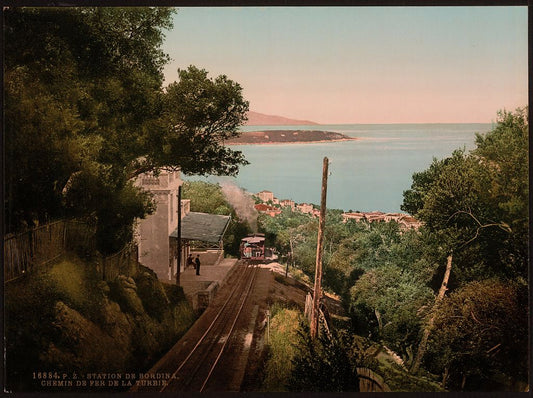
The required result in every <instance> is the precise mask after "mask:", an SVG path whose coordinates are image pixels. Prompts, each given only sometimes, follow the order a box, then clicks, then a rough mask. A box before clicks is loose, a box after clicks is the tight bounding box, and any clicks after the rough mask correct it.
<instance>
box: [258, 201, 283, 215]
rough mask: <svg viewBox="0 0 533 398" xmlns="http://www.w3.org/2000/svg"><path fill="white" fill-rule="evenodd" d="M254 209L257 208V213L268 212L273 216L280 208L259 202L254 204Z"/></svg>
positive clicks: (279, 212)
mask: <svg viewBox="0 0 533 398" xmlns="http://www.w3.org/2000/svg"><path fill="white" fill-rule="evenodd" d="M254 208H255V210H257V211H258V212H259V213H263V214H268V215H269V216H271V217H275V216H277V215H278V214H281V210H280V209H278V208H275V207H273V206H269V205H267V204H264V203H259V204H256V205H255V206H254Z"/></svg>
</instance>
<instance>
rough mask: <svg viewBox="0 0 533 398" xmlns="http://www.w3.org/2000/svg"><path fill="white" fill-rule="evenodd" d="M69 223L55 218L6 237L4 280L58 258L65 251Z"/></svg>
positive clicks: (21, 274)
mask: <svg viewBox="0 0 533 398" xmlns="http://www.w3.org/2000/svg"><path fill="white" fill-rule="evenodd" d="M65 238H66V223H65V222H64V221H56V222H53V223H50V224H46V225H43V226H40V227H37V228H33V229H31V230H29V231H26V232H22V233H18V234H10V235H7V236H5V237H4V281H5V282H9V281H12V280H14V279H17V278H20V277H21V276H24V275H25V274H26V273H27V272H30V271H31V270H32V269H33V268H35V267H41V266H44V265H46V264H48V263H50V262H52V261H55V260H57V259H58V258H59V257H60V256H61V255H62V254H63V253H64V251H65Z"/></svg>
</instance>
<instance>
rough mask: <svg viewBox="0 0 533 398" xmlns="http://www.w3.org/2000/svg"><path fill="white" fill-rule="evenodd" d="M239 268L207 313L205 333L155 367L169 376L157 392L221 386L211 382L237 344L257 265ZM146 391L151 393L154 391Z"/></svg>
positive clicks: (199, 389) (246, 263)
mask: <svg viewBox="0 0 533 398" xmlns="http://www.w3.org/2000/svg"><path fill="white" fill-rule="evenodd" d="M238 267H239V269H238V270H237V272H236V273H235V274H236V280H234V281H233V283H231V291H230V292H229V293H228V294H227V298H225V300H223V304H222V305H219V306H218V307H217V309H216V312H215V313H214V314H208V315H209V318H210V319H212V320H211V321H210V323H209V324H205V325H203V328H204V330H205V331H204V333H203V334H202V335H201V337H200V338H198V339H197V340H196V341H187V342H186V344H188V347H187V348H186V347H181V349H180V350H179V351H180V352H179V353H178V354H176V357H175V358H173V359H172V360H171V361H168V362H170V363H168V364H166V365H164V367H159V368H158V370H157V372H163V371H164V372H165V373H169V374H171V376H170V377H169V378H168V379H167V380H166V382H165V383H163V385H162V386H160V387H158V391H159V392H165V391H167V392H168V391H206V390H209V389H210V386H211V384H212V385H213V386H214V387H213V386H211V387H213V388H217V387H216V385H217V383H218V385H220V380H215V381H214V382H213V383H210V382H212V381H213V380H212V379H216V373H217V370H218V367H219V364H220V362H221V360H222V359H223V357H224V354H225V353H226V352H227V351H228V348H229V346H230V345H231V344H232V343H235V344H239V343H238V341H237V340H238V338H237V337H238V336H237V337H236V336H235V335H236V332H237V329H238V324H239V320H241V321H242V319H240V318H242V317H241V314H242V312H243V309H244V308H245V307H246V303H247V300H248V297H249V295H250V292H251V291H252V290H253V287H254V282H255V279H256V275H257V272H258V268H257V267H256V266H254V265H252V264H249V263H248V262H245V261H243V262H242V263H240V264H239V265H238ZM221 298H222V299H224V297H221ZM191 340H192V339H191ZM193 344H194V345H193ZM171 366H172V367H171ZM218 379H221V377H218ZM134 390H137V391H145V390H147V389H145V388H139V389H134ZM148 390H150V391H154V389H153V388H149V389H148Z"/></svg>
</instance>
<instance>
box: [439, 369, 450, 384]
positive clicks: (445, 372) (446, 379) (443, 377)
mask: <svg viewBox="0 0 533 398" xmlns="http://www.w3.org/2000/svg"><path fill="white" fill-rule="evenodd" d="M449 374H450V368H449V367H448V366H446V367H445V368H444V373H443V374H442V384H441V386H442V388H446V382H447V381H448V376H449Z"/></svg>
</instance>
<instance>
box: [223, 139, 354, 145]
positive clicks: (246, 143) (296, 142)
mask: <svg viewBox="0 0 533 398" xmlns="http://www.w3.org/2000/svg"><path fill="white" fill-rule="evenodd" d="M357 140H360V138H359V137H350V138H335V139H332V140H315V141H283V142H276V141H271V142H235V143H226V144H224V145H225V146H240V145H293V144H326V143H329V142H341V141H357Z"/></svg>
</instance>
